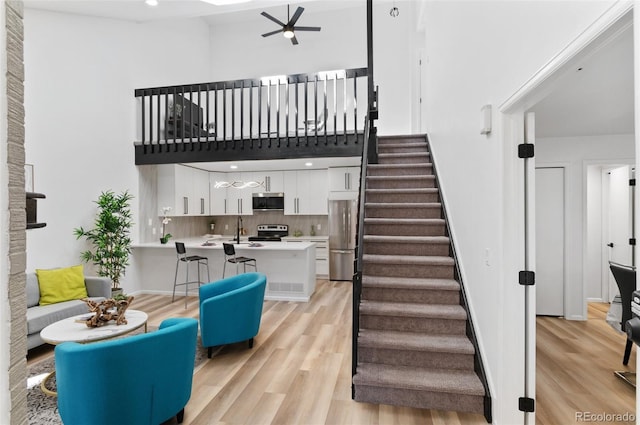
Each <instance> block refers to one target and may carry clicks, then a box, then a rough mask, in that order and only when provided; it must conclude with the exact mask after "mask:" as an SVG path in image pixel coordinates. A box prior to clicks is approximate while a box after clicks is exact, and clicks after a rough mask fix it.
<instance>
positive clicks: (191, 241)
mask: <svg viewBox="0 0 640 425" xmlns="http://www.w3.org/2000/svg"><path fill="white" fill-rule="evenodd" d="M175 241H179V242H184V246H185V248H189V249H213V250H221V249H222V244H223V243H229V242H230V241H229V240H228V239H226V238H222V239H206V238H204V237H196V238H175V239H174V238H171V239H170V240H169V242H168V243H166V244H161V243H160V242H147V243H138V244H133V245H132V247H133V248H162V249H171V250H174V251H175V249H176V245H175V243H174V242H175ZM205 243H209V244H211V245H203V244H205ZM234 246H235V248H236V250H243V249H247V250H263V251H303V250H305V249H308V248H310V247H312V246H315V243H313V242H301V241H297V242H286V241H282V242H248V241H247V238H246V237H244V238H242V237H241V238H240V244H236V243H234Z"/></svg>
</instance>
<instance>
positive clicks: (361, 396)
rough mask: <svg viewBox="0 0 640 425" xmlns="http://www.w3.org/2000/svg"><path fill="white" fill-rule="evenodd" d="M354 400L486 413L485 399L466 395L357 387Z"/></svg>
mask: <svg viewBox="0 0 640 425" xmlns="http://www.w3.org/2000/svg"><path fill="white" fill-rule="evenodd" d="M354 399H355V400H356V401H359V402H363V403H373V404H390V405H395V406H407V407H416V408H419V409H437V410H453V411H458V412H469V413H480V414H482V413H483V412H484V397H482V396H473V395H466V394H450V393H437V392H432V391H419V390H408V389H404V388H399V389H393V388H386V387H373V386H365V385H356V386H355V397H354Z"/></svg>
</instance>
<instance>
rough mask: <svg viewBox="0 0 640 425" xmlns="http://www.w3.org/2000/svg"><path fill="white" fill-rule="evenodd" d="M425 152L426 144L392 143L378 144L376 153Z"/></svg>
mask: <svg viewBox="0 0 640 425" xmlns="http://www.w3.org/2000/svg"><path fill="white" fill-rule="evenodd" d="M425 152H427V145H426V144H424V145H421V146H393V145H379V146H378V153H379V154H380V153H425Z"/></svg>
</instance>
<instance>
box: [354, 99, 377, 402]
mask: <svg viewBox="0 0 640 425" xmlns="http://www.w3.org/2000/svg"><path fill="white" fill-rule="evenodd" d="M377 98H378V96H377V88H376V91H375V92H373V94H372V95H371V96H370V99H371V100H372V102H371V103H370V105H369V108H368V109H369V112H368V113H367V118H366V120H365V124H364V140H365V143H364V147H363V149H362V162H361V164H362V165H361V167H360V193H359V195H358V224H357V227H356V255H355V260H354V263H355V264H354V270H355V271H354V274H353V296H352V302H353V306H352V332H351V376H354V375H355V374H356V370H357V367H358V333H359V331H360V300H361V295H362V256H363V254H364V216H365V214H364V213H365V205H364V203H365V201H366V186H367V165H368V164H370V163H374V162H377V151H378V137H377V129H376V127H375V125H374V121H375V119H377V116H378V115H377V110H378V105H377ZM372 152H374V153H375V160H374V161H372V160H371V159H372V158H373V156H372V154H371V153H372ZM351 396H352V398H353V397H354V386H353V384H352V385H351Z"/></svg>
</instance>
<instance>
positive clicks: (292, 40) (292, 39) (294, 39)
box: [291, 35, 298, 46]
mask: <svg viewBox="0 0 640 425" xmlns="http://www.w3.org/2000/svg"><path fill="white" fill-rule="evenodd" d="M291 44H293V45H294V46H295V45H296V44H298V39H297V38H296V36H295V35H294V36H293V37H292V38H291Z"/></svg>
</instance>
